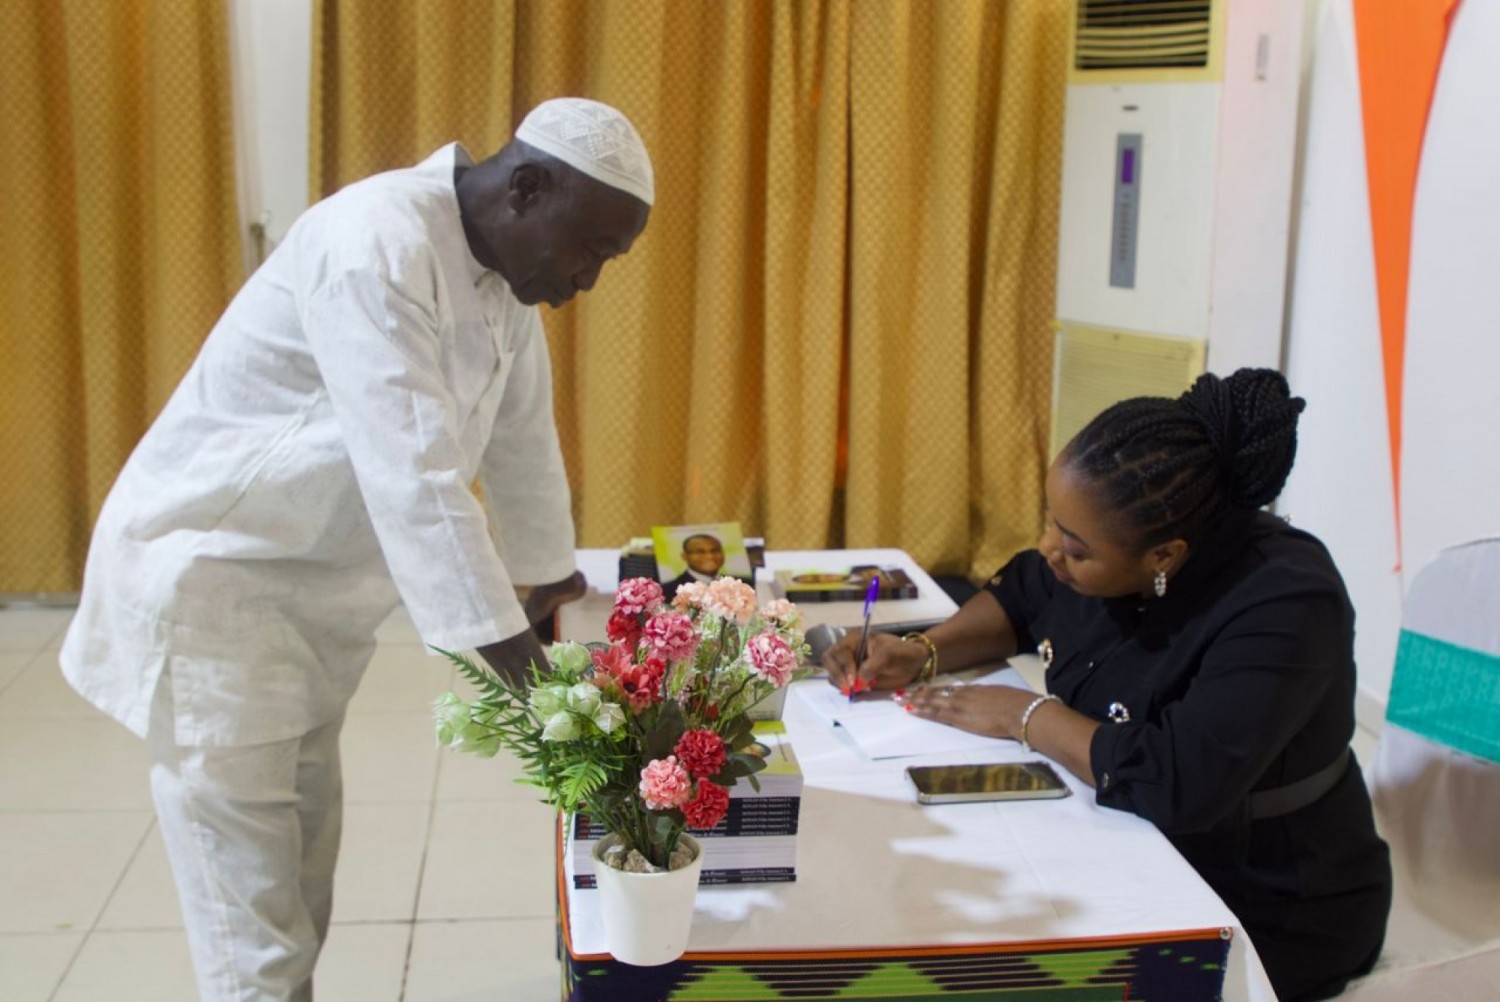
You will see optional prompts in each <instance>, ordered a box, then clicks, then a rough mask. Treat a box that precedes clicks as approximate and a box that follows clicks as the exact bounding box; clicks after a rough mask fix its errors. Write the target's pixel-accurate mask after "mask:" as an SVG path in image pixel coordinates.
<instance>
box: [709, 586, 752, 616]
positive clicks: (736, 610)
mask: <svg viewBox="0 0 1500 1002" xmlns="http://www.w3.org/2000/svg"><path fill="white" fill-rule="evenodd" d="M703 608H704V609H707V610H708V611H709V612H712V613H714V614H715V615H718V616H723V617H724V618H725V619H732V620H734V621H735V622H736V623H748V622H750V617H752V616H754V615H755V611H756V604H755V589H754V588H751V587H750V586H749V585H747V584H745V582H743V581H738V580H736V579H734V578H715V579H714V580H712V581H710V582H709V583H708V591H707V593H706V594H704V596H703Z"/></svg>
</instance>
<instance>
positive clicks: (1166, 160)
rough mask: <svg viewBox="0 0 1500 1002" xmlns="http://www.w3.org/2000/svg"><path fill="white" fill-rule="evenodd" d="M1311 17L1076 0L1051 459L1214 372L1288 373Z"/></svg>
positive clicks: (1198, 5)
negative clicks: (1132, 409) (1122, 406)
mask: <svg viewBox="0 0 1500 1002" xmlns="http://www.w3.org/2000/svg"><path fill="white" fill-rule="evenodd" d="M1305 16H1306V11H1305V4H1304V2H1303V0H1234V2H1232V3H1231V2H1228V0H1074V23H1073V36H1072V44H1071V45H1070V46H1069V58H1070V66H1069V71H1068V88H1067V108H1066V113H1065V114H1066V117H1065V122H1064V127H1063V171H1062V211H1061V217H1060V226H1059V239H1058V268H1057V328H1058V345H1057V351H1056V355H1055V359H1056V369H1055V381H1054V387H1053V390H1054V393H1053V423H1052V429H1053V431H1052V442H1053V451H1054V452H1056V451H1057V449H1058V448H1060V446H1061V445H1062V444H1064V443H1066V441H1067V440H1068V438H1070V437H1071V436H1072V435H1073V434H1074V433H1075V432H1076V431H1077V430H1078V427H1079V426H1080V425H1081V424H1082V422H1084V421H1087V420H1088V417H1090V416H1092V414H1094V413H1097V412H1098V410H1100V409H1102V407H1104V406H1107V405H1108V404H1110V403H1112V402H1114V401H1115V400H1120V399H1123V398H1125V397H1129V396H1137V395H1141V394H1163V393H1174V392H1180V390H1181V389H1184V388H1186V386H1188V385H1189V384H1190V383H1191V382H1192V379H1193V378H1194V377H1195V376H1196V375H1197V374H1198V372H1201V371H1202V370H1203V368H1204V367H1205V366H1207V367H1211V368H1212V369H1213V370H1214V371H1216V372H1220V373H1227V372H1229V371H1232V370H1233V369H1236V368H1239V367H1241V366H1245V365H1254V366H1265V367H1269V368H1279V367H1280V364H1281V352H1282V318H1283V310H1284V295H1285V288H1286V271H1287V253H1288V246H1287V244H1288V228H1289V221H1290V212H1291V193H1292V171H1293V165H1294V161H1295V156H1296V138H1297V112H1298V91H1299V82H1300V78H1301V71H1302V33H1303V21H1304V17H1305ZM1143 336H1144V337H1146V338H1147V339H1148V340H1147V341H1142V342H1140V343H1139V344H1137V343H1136V340H1137V339H1139V338H1141V337H1143ZM1162 339H1168V341H1167V342H1166V344H1167V348H1168V349H1170V348H1171V347H1172V345H1173V344H1174V343H1175V341H1179V340H1180V341H1181V342H1184V343H1182V344H1180V345H1178V347H1179V348H1180V350H1175V351H1174V350H1164V349H1163V341H1162ZM1096 348H1098V349H1099V350H1095V349H1096ZM1122 353H1123V355H1124V356H1127V357H1129V358H1131V359H1133V360H1134V364H1131V365H1120V364H1119V359H1120V357H1122ZM1153 360H1154V361H1153ZM1153 366H1154V367H1153ZM1096 405H1097V406H1096ZM1079 415H1082V417H1081V419H1080V417H1079Z"/></svg>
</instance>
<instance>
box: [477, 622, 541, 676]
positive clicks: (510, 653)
mask: <svg viewBox="0 0 1500 1002" xmlns="http://www.w3.org/2000/svg"><path fill="white" fill-rule="evenodd" d="M479 653H480V655H481V656H482V657H483V658H484V660H485V661H486V662H487V663H488V664H489V666H490V667H491V668H493V669H494V670H495V674H497V675H499V676H500V677H501V678H503V679H505V680H506V681H507V682H509V683H510V684H512V685H514V686H516V687H518V688H524V687H525V686H526V685H527V684H528V683H529V682H530V681H531V666H532V665H533V664H535V665H536V666H537V667H539V668H542V669H543V670H544V671H545V670H546V667H547V652H546V651H544V650H542V642H541V641H540V640H538V639H537V638H536V634H535V633H533V632H531V631H530V630H525V631H523V632H521V633H518V634H516V635H515V636H514V637H509V638H507V639H505V640H502V641H500V642H499V643H498V644H485V645H484V646H483V647H480V648H479Z"/></svg>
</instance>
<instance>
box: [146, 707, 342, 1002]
mask: <svg viewBox="0 0 1500 1002" xmlns="http://www.w3.org/2000/svg"><path fill="white" fill-rule="evenodd" d="M342 727H343V717H342V715H341V716H340V717H339V719H337V720H335V721H333V722H332V723H329V724H325V725H323V726H322V727H319V728H317V729H316V730H314V731H312V732H310V733H308V734H305V735H303V736H302V737H301V738H293V739H291V740H287V741H275V742H271V743H269V744H262V745H250V746H246V747H238V748H207V747H194V746H184V745H178V744H176V743H175V742H174V740H173V734H172V698H171V684H170V681H169V680H168V679H166V678H163V679H162V682H161V684H160V685H159V686H158V689H157V694H156V699H155V702H154V703H153V705H152V711H151V728H150V731H149V734H148V737H147V742H148V744H149V745H150V749H151V793H152V797H153V799H154V800H155V801H156V815H157V818H158V819H159V821H160V824H161V831H162V837H163V839H164V840H165V842H166V846H167V856H168V858H169V859H170V860H171V863H172V873H173V875H174V876H175V877H176V879H177V893H178V896H179V898H180V899H181V901H182V914H183V920H184V922H185V923H186V925H187V937H188V946H189V948H190V950H191V951H192V956H193V968H194V971H195V973H196V974H197V979H198V992H199V994H200V995H201V996H202V998H203V999H204V1002H230V1000H233V1002H252V1000H253V1002H270V1000H277V1002H307V1000H310V999H311V998H312V981H313V965H314V964H315V963H316V962H317V959H318V951H319V950H321V949H322V946H323V941H324V939H325V938H326V937H327V935H328V916H329V914H330V912H331V911H332V909H333V870H334V864H335V863H336V862H337V859H338V850H339V833H340V829H341V827H342V822H343V778H342V773H341V770H340V764H339V731H340V729H341V728H342Z"/></svg>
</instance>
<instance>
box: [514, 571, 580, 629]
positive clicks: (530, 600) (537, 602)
mask: <svg viewBox="0 0 1500 1002" xmlns="http://www.w3.org/2000/svg"><path fill="white" fill-rule="evenodd" d="M588 590H589V583H588V579H587V578H585V577H584V576H583V572H582V571H574V572H573V575H572V576H571V577H568V578H564V579H563V580H561V581H554V582H552V583H551V584H541V585H537V586H536V587H534V588H532V589H530V590H529V591H527V592H526V595H525V598H524V599H523V601H522V608H523V609H524V610H525V611H526V622H528V623H530V624H531V625H532V626H535V625H536V624H537V623H540V622H541V621H542V620H544V619H546V618H547V617H548V616H550V615H552V614H553V613H554V612H556V611H557V609H558V607H559V606H561V605H566V604H567V603H569V602H576V601H577V600H578V599H580V598H583V596H584V595H586V594H588Z"/></svg>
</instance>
